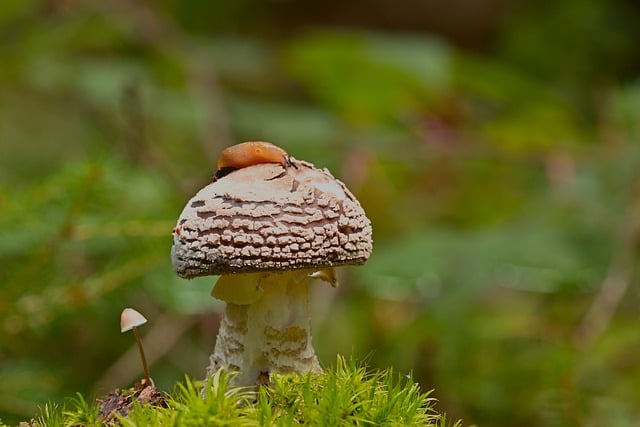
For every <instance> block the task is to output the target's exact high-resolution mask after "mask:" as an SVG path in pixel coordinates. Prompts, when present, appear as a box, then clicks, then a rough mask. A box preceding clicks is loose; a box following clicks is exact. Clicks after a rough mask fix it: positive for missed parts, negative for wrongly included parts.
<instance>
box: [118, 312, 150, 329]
mask: <svg viewBox="0 0 640 427" xmlns="http://www.w3.org/2000/svg"><path fill="white" fill-rule="evenodd" d="M145 323H147V319H146V318H145V317H144V316H143V315H142V314H140V313H139V312H137V311H136V310H134V309H133V308H125V309H124V310H122V314H121V315H120V331H121V332H127V331H130V330H131V329H133V328H136V327H138V326H140V325H144V324H145Z"/></svg>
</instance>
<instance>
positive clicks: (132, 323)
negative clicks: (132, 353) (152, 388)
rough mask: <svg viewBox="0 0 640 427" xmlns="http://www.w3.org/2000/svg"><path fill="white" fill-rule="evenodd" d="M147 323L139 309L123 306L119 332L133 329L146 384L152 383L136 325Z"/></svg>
mask: <svg viewBox="0 0 640 427" xmlns="http://www.w3.org/2000/svg"><path fill="white" fill-rule="evenodd" d="M145 323H147V319H146V317H144V316H143V315H142V314H140V312H139V311H137V310H134V309H133V308H125V309H124V310H122V314H120V332H122V333H125V332H127V331H130V330H132V329H133V335H135V337H136V342H137V343H138V352H139V353H140V360H142V369H143V370H144V381H145V384H146V385H149V384H153V381H152V380H151V378H150V377H149V368H148V367H147V359H146V358H145V357H144V350H143V348H142V340H141V339H140V334H138V326H140V325H144V324H145Z"/></svg>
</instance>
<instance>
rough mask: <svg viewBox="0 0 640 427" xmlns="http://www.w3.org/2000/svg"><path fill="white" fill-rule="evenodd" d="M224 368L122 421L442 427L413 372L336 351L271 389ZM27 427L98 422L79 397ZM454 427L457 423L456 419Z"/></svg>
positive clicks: (276, 380)
mask: <svg viewBox="0 0 640 427" xmlns="http://www.w3.org/2000/svg"><path fill="white" fill-rule="evenodd" d="M229 378H230V375H229V374H227V373H223V372H221V371H219V372H217V373H216V374H215V375H213V376H212V377H211V378H210V380H209V381H207V382H206V383H203V382H198V381H193V380H191V379H189V378H186V379H185V381H184V382H181V383H179V384H177V385H176V386H175V388H174V390H173V392H172V393H171V395H170V396H168V397H167V407H154V406H150V405H142V404H135V405H134V407H133V410H132V411H131V412H129V413H128V414H127V415H126V416H125V417H118V421H119V422H120V424H121V425H122V426H124V427H135V426H166V425H172V426H212V425H216V426H289V425H299V424H308V425H321V426H340V425H349V426H352V425H375V426H434V427H435V426H444V425H446V424H447V422H446V418H445V416H443V415H440V414H438V413H437V412H436V411H435V410H434V408H433V406H434V404H435V399H434V398H432V397H430V396H429V392H423V391H421V390H420V387H419V386H418V385H417V384H416V383H415V382H414V381H413V380H412V378H411V377H410V376H401V375H398V374H396V373H394V372H393V370H391V369H389V370H385V371H368V370H367V369H366V368H365V367H364V366H362V365H361V364H359V363H357V362H356V361H355V360H353V359H350V360H345V359H344V358H342V357H338V359H337V362H336V365H335V366H333V367H331V368H329V369H327V370H326V372H325V373H324V374H323V375H319V376H313V375H299V376H280V375H273V376H272V377H271V381H272V383H271V385H270V386H269V387H261V388H260V389H259V390H257V391H256V390H255V389H254V388H237V387H232V386H230V385H229ZM29 425H30V426H34V427H35V426H37V427H40V426H47V427H70V426H77V425H83V426H87V427H91V426H101V425H102V421H101V420H100V418H99V416H98V410H97V403H96V404H89V403H87V402H86V400H85V399H84V398H83V397H82V396H80V395H78V396H77V397H76V398H74V399H69V400H68V401H67V403H66V404H65V405H64V406H63V407H57V406H55V405H47V406H45V408H43V409H42V410H41V412H40V414H39V415H38V416H36V417H35V418H34V419H33V420H32V421H31V422H30V423H29ZM455 425H456V426H458V425H459V423H456V424H455Z"/></svg>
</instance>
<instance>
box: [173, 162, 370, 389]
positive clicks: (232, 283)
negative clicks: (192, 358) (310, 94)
mask: <svg viewBox="0 0 640 427" xmlns="http://www.w3.org/2000/svg"><path fill="white" fill-rule="evenodd" d="M292 161H293V160H292ZM295 165H296V168H288V169H287V170H286V173H284V174H283V173H282V166H280V165H277V164H257V165H253V166H249V167H246V168H242V169H238V170H236V171H234V172H232V173H230V174H229V175H226V176H224V177H222V178H220V179H218V180H217V181H215V182H213V183H211V184H209V185H208V186H206V187H205V188H203V189H202V190H200V191H199V192H198V193H197V194H196V195H195V196H194V197H193V198H192V199H191V200H189V202H188V203H187V205H186V206H185V208H184V210H183V211H182V213H181V215H180V218H179V219H178V223H177V225H176V227H175V228H174V234H173V247H172V249H171V255H172V263H173V268H174V270H175V271H176V273H177V274H178V275H179V276H181V277H184V278H193V277H197V276H207V275H221V277H220V278H219V279H218V281H217V283H216V285H215V287H214V289H213V291H212V295H213V296H214V297H215V298H218V299H221V300H224V301H225V302H227V306H226V308H225V312H224V315H223V318H222V321H221V324H220V329H219V331H218V337H217V340H216V345H215V348H214V352H213V354H212V355H211V357H210V364H209V367H208V368H207V375H211V374H212V373H213V372H215V371H217V370H218V369H220V368H224V369H228V370H235V371H238V373H239V374H238V375H237V376H236V377H235V382H236V384H239V385H251V384H256V383H261V382H264V381H268V378H269V374H270V373H280V374H290V373H306V372H312V373H320V372H322V369H321V368H320V364H319V362H318V359H317V358H316V355H315V351H314V349H313V345H312V337H311V326H310V314H309V301H308V299H309V293H308V286H307V285H308V283H309V282H311V281H312V280H313V279H319V280H324V281H326V282H328V283H330V284H331V285H332V286H336V285H337V280H336V276H335V271H334V267H336V266H340V265H345V264H363V263H364V262H365V261H366V260H367V259H368V257H369V255H370V254H371V249H372V243H371V223H370V221H369V219H368V218H367V217H366V215H365V213H364V210H363V209H362V207H361V206H360V204H359V203H358V201H357V200H356V198H355V197H354V196H353V194H351V192H350V191H349V190H348V189H347V188H346V186H345V185H344V184H343V183H342V182H340V181H338V180H336V179H335V178H334V177H333V176H332V175H331V174H330V173H329V172H328V171H327V170H326V169H317V168H315V167H314V166H313V165H312V164H310V163H307V162H303V161H298V160H295Z"/></svg>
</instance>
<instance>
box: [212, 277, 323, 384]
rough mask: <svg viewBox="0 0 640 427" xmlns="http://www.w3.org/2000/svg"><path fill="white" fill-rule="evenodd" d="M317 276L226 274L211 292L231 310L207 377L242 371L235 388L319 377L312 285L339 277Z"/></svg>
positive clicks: (225, 314)
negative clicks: (278, 378) (281, 377)
mask: <svg viewBox="0 0 640 427" xmlns="http://www.w3.org/2000/svg"><path fill="white" fill-rule="evenodd" d="M314 273H315V272H314V271H309V270H292V271H287V272H278V273H264V274H262V273H251V274H233V275H226V276H222V277H221V278H220V280H219V281H218V283H216V286H215V288H214V290H213V292H212V294H213V296H215V297H216V298H219V299H223V300H225V301H226V302H227V307H226V309H225V312H224V316H223V318H222V322H221V324H220V329H219V331H218V338H217V340H216V345H215V349H214V352H213V354H212V355H211V357H210V364H209V367H208V368H207V377H208V376H210V375H211V374H213V373H214V372H215V371H217V370H218V369H220V368H224V369H229V370H234V371H238V376H237V377H235V380H234V382H235V383H236V384H237V385H253V384H259V383H263V382H265V381H268V378H269V375H270V374H271V373H278V374H292V373H307V372H311V373H315V374H319V373H321V372H322V369H321V368H320V364H319V363H318V359H317V358H316V355H315V351H314V349H313V344H312V338H311V324H310V314H309V290H308V282H309V281H310V279H314V278H319V279H321V280H327V279H326V278H327V277H331V278H335V276H334V275H333V274H327V275H317V274H314ZM332 284H335V283H332Z"/></svg>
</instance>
